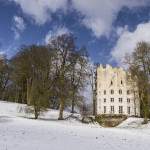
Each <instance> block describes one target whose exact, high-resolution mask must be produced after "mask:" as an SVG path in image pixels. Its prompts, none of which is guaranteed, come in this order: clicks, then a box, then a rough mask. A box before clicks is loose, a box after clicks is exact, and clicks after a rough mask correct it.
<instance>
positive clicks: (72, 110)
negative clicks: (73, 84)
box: [71, 92, 75, 113]
mask: <svg viewBox="0 0 150 150" xmlns="http://www.w3.org/2000/svg"><path fill="white" fill-rule="evenodd" d="M74 106H75V94H74V92H73V97H72V107H71V113H75V111H74Z"/></svg>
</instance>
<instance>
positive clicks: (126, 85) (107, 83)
mask: <svg viewBox="0 0 150 150" xmlns="http://www.w3.org/2000/svg"><path fill="white" fill-rule="evenodd" d="M131 85H133V84H131V82H129V81H128V78H127V73H126V72H125V71H124V70H123V69H122V68H112V67H111V66H110V65H106V67H103V66H102V65H100V66H99V67H98V68H97V88H96V89H97V92H96V93H97V106H96V107H97V115H99V114H120V113H121V114H125V115H128V116H132V115H134V116H135V115H136V116H139V115H140V109H139V106H140V105H139V99H138V97H137V94H135V92H133V91H137V88H136V87H135V86H134V88H133V86H131ZM104 90H106V94H104ZM111 90H113V91H114V93H113V94H111ZM119 90H121V91H122V94H119ZM127 91H129V94H127ZM111 98H114V102H111ZM119 98H122V102H119ZM104 99H106V102H105V101H104ZM127 99H130V102H129V101H127ZM104 106H105V107H106V112H104ZM111 106H113V107H114V112H113V111H111ZM119 106H122V107H123V112H120V113H119ZM128 107H130V113H129V112H128V110H127V109H129V108H128ZM135 108H136V111H135Z"/></svg>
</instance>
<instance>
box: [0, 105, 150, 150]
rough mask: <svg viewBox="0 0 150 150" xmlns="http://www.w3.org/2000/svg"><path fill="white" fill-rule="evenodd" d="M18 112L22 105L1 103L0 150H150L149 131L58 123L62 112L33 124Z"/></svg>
mask: <svg viewBox="0 0 150 150" xmlns="http://www.w3.org/2000/svg"><path fill="white" fill-rule="evenodd" d="M19 106H20V105H19ZM17 109H18V104H12V103H5V102H0V150H149V147H150V128H149V127H147V128H142V129H123V128H101V127H99V126H97V125H85V124H81V123H79V122H78V121H76V120H65V121H57V120H56V119H55V118H56V114H58V112H57V111H52V110H50V111H49V112H48V113H46V114H45V116H44V120H42V119H40V120H32V119H27V118H23V117H19V116H20V115H19V113H18V112H17ZM21 115H23V114H21ZM51 117H52V118H51ZM41 118H42V117H41ZM45 118H46V119H45Z"/></svg>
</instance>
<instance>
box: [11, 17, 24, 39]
mask: <svg viewBox="0 0 150 150" xmlns="http://www.w3.org/2000/svg"><path fill="white" fill-rule="evenodd" d="M25 28H26V26H25V23H24V20H23V18H22V17H19V16H14V17H13V27H12V30H13V31H14V34H15V39H18V38H19V37H20V34H21V33H22V32H23V31H24V30H25Z"/></svg>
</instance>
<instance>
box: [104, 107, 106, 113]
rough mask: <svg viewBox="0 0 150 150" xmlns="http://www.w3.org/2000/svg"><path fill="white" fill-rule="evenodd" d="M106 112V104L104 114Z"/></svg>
mask: <svg viewBox="0 0 150 150" xmlns="http://www.w3.org/2000/svg"><path fill="white" fill-rule="evenodd" d="M105 113H106V106H104V114H105Z"/></svg>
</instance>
